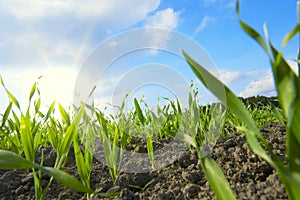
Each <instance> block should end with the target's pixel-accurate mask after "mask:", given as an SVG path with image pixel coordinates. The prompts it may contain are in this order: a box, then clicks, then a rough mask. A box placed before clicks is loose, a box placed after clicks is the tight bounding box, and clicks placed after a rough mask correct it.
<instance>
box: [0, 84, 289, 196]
mask: <svg viewBox="0 0 300 200" xmlns="http://www.w3.org/2000/svg"><path fill="white" fill-rule="evenodd" d="M2 83H3V86H4V87H5V85H4V82H3V81H2ZM6 91H7V94H8V98H9V99H10V103H9V105H8V106H7V109H6V111H5V112H4V113H2V114H1V116H2V117H1V135H0V137H1V140H0V141H1V149H2V150H8V151H9V152H8V151H1V157H2V159H1V165H2V168H15V169H25V170H17V171H11V170H1V171H0V180H1V195H0V197H1V198H3V199H9V198H15V199H17V198H20V199H22V198H24V199H27V198H30V199H31V198H34V197H35V196H36V197H37V198H41V199H42V198H44V197H45V198H46V199H48V198H49V199H50V198H51V199H52V198H59V199H65V198H71V199H79V198H82V197H89V198H91V196H94V198H100V197H105V196H110V197H111V198H113V197H115V198H119V197H120V196H121V197H122V198H133V197H135V198H142V199H143V198H146V197H147V198H149V197H152V198H161V199H164V198H165V197H167V196H169V197H171V198H172V197H173V198H179V197H180V196H182V197H183V196H185V197H187V198H190V197H193V198H198V197H205V196H206V195H208V196H210V197H213V193H212V191H211V190H210V188H209V187H208V185H207V184H206V180H205V176H204V174H203V172H202V171H201V164H200V163H198V162H199V159H198V156H200V155H199V152H200V149H199V147H200V146H201V145H202V143H203V141H201V140H200V138H204V137H202V136H201V134H200V133H201V132H202V133H204V132H205V131H204V130H207V131H208V130H209V124H210V121H211V114H212V111H211V110H213V108H212V107H211V106H200V105H198V104H196V102H197V101H196V94H195V92H194V93H191V94H190V107H193V110H190V111H181V108H180V105H179V104H177V102H173V101H170V103H169V104H168V105H165V106H163V107H162V108H159V109H158V110H159V111H158V112H157V113H156V115H155V113H153V112H151V110H148V111H147V110H144V111H142V110H141V107H140V103H139V102H138V101H137V100H135V102H134V103H135V108H134V109H133V110H132V111H131V112H130V113H128V114H125V113H123V112H122V108H120V112H119V113H117V114H116V116H113V117H112V116H110V117H106V116H105V115H104V114H103V113H102V112H100V111H96V110H94V115H95V116H96V117H95V119H91V118H89V116H88V115H87V114H86V111H85V110H84V109H83V108H84V107H82V108H81V109H74V113H75V114H73V115H71V114H70V113H71V112H70V111H68V112H67V111H66V110H65V109H64V108H63V107H62V106H61V105H60V104H59V103H58V104H55V103H54V104H53V105H51V106H50V108H49V110H48V111H47V112H46V113H42V112H41V111H40V110H39V107H40V103H39V102H41V99H40V97H39V91H38V88H37V83H35V84H34V85H33V87H32V90H31V92H30V94H29V97H30V100H31V102H32V104H30V105H29V106H28V110H27V111H26V113H25V114H23V113H22V112H21V111H20V110H19V109H18V107H19V102H18V101H17V99H15V98H14V96H13V95H12V93H11V92H10V91H9V90H8V89H6ZM242 100H243V101H244V102H245V104H246V105H247V107H248V110H249V111H250V113H251V115H252V116H253V118H254V119H255V121H256V123H257V125H258V126H260V127H263V126H265V125H266V127H265V129H266V132H268V131H272V129H274V130H277V133H278V134H279V135H277V137H279V138H282V139H281V140H280V139H279V141H281V142H279V143H278V145H279V148H278V147H277V149H278V151H280V154H282V155H284V149H283V147H282V146H283V145H284V137H285V135H284V132H285V130H284V128H283V127H281V126H280V124H278V120H277V118H276V116H275V114H274V112H273V111H274V109H276V110H277V111H278V112H280V109H278V108H277V107H275V106H273V105H277V104H278V101H277V99H276V98H264V97H254V98H248V99H242ZM255 101H259V102H255ZM86 109H87V107H86ZM90 109H91V108H90ZM75 110H77V112H75ZM195 110H197V112H198V118H199V119H198V120H197V121H198V122H199V126H198V125H195V126H196V127H198V128H197V130H196V132H197V134H194V135H192V134H191V135H190V137H191V138H192V140H193V141H195V145H194V146H193V145H190V148H188V147H187V148H186V150H185V151H184V152H181V155H180V156H179V158H178V160H177V161H175V162H174V163H171V164H170V165H168V166H166V167H165V168H162V169H159V170H155V171H154V170H151V168H149V169H150V170H149V172H143V173H127V172H122V171H121V167H123V166H124V165H125V166H126V161H124V159H123V161H122V162H121V164H118V162H119V158H120V157H119V156H121V154H122V153H123V152H124V151H129V152H136V153H146V157H147V158H146V160H148V162H147V165H149V166H152V164H153V165H154V156H153V155H154V154H153V152H155V151H156V150H157V149H160V148H162V147H163V146H164V145H166V144H168V143H169V142H170V141H171V140H172V138H173V136H174V135H176V133H177V132H178V131H180V130H181V128H180V126H183V125H184V123H183V120H184V117H185V116H189V117H190V116H194V117H195V115H196V114H195V113H191V112H194V111H195ZM57 111H58V112H59V113H60V115H61V117H60V118H57V117H55V115H54V113H55V112H57ZM56 116H57V115H56ZM155 120H156V121H155ZM185 120H186V121H185V124H189V125H192V124H193V123H192V122H193V121H195V118H192V119H185ZM187 120H190V121H187ZM158 121H159V122H161V121H163V126H161V128H160V129H156V127H155V126H153V125H158ZM200 123H201V126H200ZM149 124H151V125H152V127H151V126H149V127H150V129H145V128H144V127H145V126H148V125H149ZM125 125H127V127H126V126H125ZM235 126H240V127H242V126H243V123H242V122H241V121H240V120H239V119H238V118H237V117H236V116H235V115H234V114H232V113H230V112H227V116H226V120H225V121H224V127H225V128H224V129H223V130H222V134H221V139H219V141H218V142H217V144H216V146H215V147H214V149H213V151H212V156H213V157H215V159H216V160H217V161H219V162H221V163H222V162H224V161H226V162H228V161H230V166H231V167H230V166H226V165H222V164H221V163H220V164H221V166H223V167H225V168H224V171H225V172H227V173H228V174H227V173H226V174H227V176H228V179H231V178H232V177H231V175H230V174H231V173H234V172H233V171H234V170H237V172H236V173H235V174H237V175H238V176H242V174H243V173H251V171H248V170H247V169H244V167H243V166H244V164H247V165H248V166H251V165H253V166H252V167H251V168H252V169H251V170H252V171H253V172H252V173H254V174H253V175H252V176H254V177H252V178H250V177H249V180H248V181H246V180H245V179H243V178H242V177H235V179H232V180H231V182H232V184H233V185H236V183H240V184H246V183H247V184H251V181H250V180H258V179H259V180H260V181H261V182H262V183H263V182H267V177H269V176H271V175H273V176H275V173H274V171H273V169H272V168H271V166H270V165H268V164H267V163H266V162H263V161H262V160H261V159H259V158H258V157H257V156H254V157H253V156H251V154H252V153H251V151H250V150H249V148H248V146H245V145H246V141H245V138H244V136H242V135H241V134H239V133H237V132H236V130H235V128H234V127H235ZM189 128H190V127H189ZM125 130H127V131H126V132H125ZM145 130H146V133H145ZM151 130H153V131H151ZM154 132H155V133H156V134H152V133H154ZM272 132H273V131H272ZM134 133H139V134H134ZM141 133H145V135H142V134H141ZM274 133H276V131H274ZM147 134H151V135H150V136H149V135H147ZM229 135H230V136H229ZM266 136H267V137H271V136H270V135H268V134H267V135H266ZM273 136H275V135H273ZM277 137H275V138H277ZM97 138H98V139H99V138H100V140H101V144H102V145H103V150H104V151H102V153H104V156H105V162H100V161H99V160H97V159H96V158H93V156H95V154H94V155H93V153H94V152H95V150H93V149H92V148H93V146H94V145H95V142H94V141H96V139H97ZM271 140H272V139H271ZM231 143H232V144H231ZM272 143H273V144H277V143H274V141H273V140H272ZM116 147H120V148H119V149H118V148H116ZM197 147H198V148H197ZM238 147H240V148H244V150H243V149H240V151H241V152H238V151H239V149H238ZM122 149H123V152H122ZM244 151H247V152H246V154H245V152H244ZM12 152H13V154H12ZM224 153H225V154H224ZM241 153H242V154H245V155H240V154H241ZM147 155H148V156H147ZM4 158H6V159H7V160H4ZM22 158H25V159H26V160H27V161H29V162H27V161H26V162H25V160H23V159H22ZM166 159H167V157H166ZM222 160H223V161H222ZM251 160H252V161H251ZM4 162H5V163H4ZM136 162H137V163H136V164H137V165H139V164H141V163H139V161H138V160H137V161H136ZM245 162H246V163H245ZM247 162H249V163H247ZM32 163H35V164H33V166H30V165H32ZM234 163H236V164H234ZM243 163H244V164H243ZM141 165H142V164H141ZM153 167H154V166H153ZM226 167H228V168H229V167H230V169H226ZM26 169H28V170H26ZM243 171H244V172H243ZM65 172H67V173H68V174H70V175H71V176H72V177H71V176H70V175H67V174H65ZM63 176H65V178H62V177H63ZM255 176H259V177H255ZM261 176H262V177H261ZM53 178H54V179H53ZM183 180H184V181H183ZM272 181H275V182H277V184H276V185H274V184H272V185H273V186H276V187H274V188H273V189H270V190H272V191H273V194H272V195H274V197H276V198H277V197H280V195H281V196H285V193H284V192H283V191H284V190H283V188H282V187H278V186H280V183H279V180H278V178H274V180H272ZM175 183H176V184H175ZM170 184H171V185H170ZM252 184H253V183H252ZM64 185H67V186H68V187H69V188H73V189H72V190H70V189H68V187H66V188H65V187H64ZM164 185H166V186H168V187H166V186H164ZM169 185H170V187H169ZM265 185H268V183H266V184H265ZM179 186H181V187H179ZM200 186H201V187H200ZM252 187H253V186H252ZM163 188H164V189H163ZM246 188H247V187H246ZM261 188H262V189H266V187H261ZM235 189H236V192H237V194H238V195H241V196H244V195H246V194H247V193H248V191H247V190H248V189H245V188H244V189H243V190H242V191H240V190H239V189H241V188H240V187H236V188H235ZM201 190H203V191H205V192H203V194H202V193H201V192H200V191H201ZM255 190H259V188H258V189H255ZM152 191H153V192H152ZM199 192H200V193H199ZM85 193H86V195H85ZM198 193H199V195H200V196H199V195H198ZM90 194H91V195H90ZM201 195H202V196H201ZM251 195H252V196H253V194H251ZM263 195H270V194H267V193H266V192H264V190H262V191H261V194H259V196H263ZM278 195H279V196H278Z"/></svg>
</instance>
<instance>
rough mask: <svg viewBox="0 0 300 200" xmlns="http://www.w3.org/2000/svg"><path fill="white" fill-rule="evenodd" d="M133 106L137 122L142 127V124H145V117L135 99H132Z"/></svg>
mask: <svg viewBox="0 0 300 200" xmlns="http://www.w3.org/2000/svg"><path fill="white" fill-rule="evenodd" d="M134 106H135V110H136V113H137V115H138V117H139V120H140V121H141V123H142V124H143V125H144V123H145V117H144V115H143V111H142V109H141V107H140V105H139V102H138V101H137V99H136V98H134Z"/></svg>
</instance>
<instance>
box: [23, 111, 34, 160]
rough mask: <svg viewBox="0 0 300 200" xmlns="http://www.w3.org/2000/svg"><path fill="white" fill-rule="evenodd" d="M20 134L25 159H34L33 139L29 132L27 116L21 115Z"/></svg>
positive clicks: (29, 126)
mask: <svg viewBox="0 0 300 200" xmlns="http://www.w3.org/2000/svg"><path fill="white" fill-rule="evenodd" d="M20 136H21V141H22V145H23V148H24V153H25V157H26V159H27V160H29V161H31V162H33V161H34V141H33V135H32V133H31V124H30V118H29V116H26V117H24V116H23V115H21V127H20Z"/></svg>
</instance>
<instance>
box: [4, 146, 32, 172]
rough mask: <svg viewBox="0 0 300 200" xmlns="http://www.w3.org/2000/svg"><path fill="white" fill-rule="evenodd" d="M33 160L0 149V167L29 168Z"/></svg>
mask: <svg viewBox="0 0 300 200" xmlns="http://www.w3.org/2000/svg"><path fill="white" fill-rule="evenodd" d="M33 167H34V164H33V162H31V161H29V160H26V159H25V158H23V157H21V156H19V155H17V154H15V153H13V152H11V151H4V150H0V168H1V169H31V168H33Z"/></svg>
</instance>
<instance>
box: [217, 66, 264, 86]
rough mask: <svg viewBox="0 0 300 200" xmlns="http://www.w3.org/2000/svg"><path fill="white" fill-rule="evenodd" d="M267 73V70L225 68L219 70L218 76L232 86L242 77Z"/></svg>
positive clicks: (252, 76) (247, 77)
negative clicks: (242, 70)
mask: <svg viewBox="0 0 300 200" xmlns="http://www.w3.org/2000/svg"><path fill="white" fill-rule="evenodd" d="M267 73H268V70H256V71H248V72H240V71H232V70H227V69H220V70H219V77H220V79H221V80H222V82H223V83H225V84H226V85H227V86H234V85H235V84H236V83H238V82H239V81H240V80H242V79H249V78H255V77H261V76H264V75H265V74H267Z"/></svg>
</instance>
